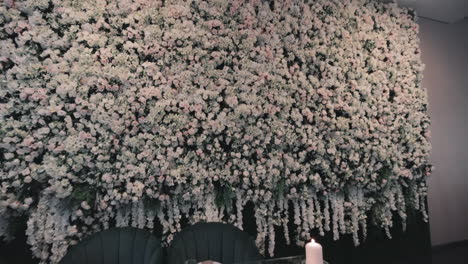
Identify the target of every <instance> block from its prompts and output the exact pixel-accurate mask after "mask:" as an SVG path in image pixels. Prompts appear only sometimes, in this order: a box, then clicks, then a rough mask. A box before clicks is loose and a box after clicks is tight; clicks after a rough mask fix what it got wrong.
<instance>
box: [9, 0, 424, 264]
mask: <svg viewBox="0 0 468 264" xmlns="http://www.w3.org/2000/svg"><path fill="white" fill-rule="evenodd" d="M418 30H419V29H418V25H417V24H416V23H415V16H414V14H413V13H412V12H411V11H409V10H406V9H402V8H399V7H398V6H397V5H396V4H394V3H391V4H384V3H379V2H376V1H370V0H343V1H341V0H332V1H329V0H310V1H305V0H289V1H282V0H234V1H227V0H166V1H159V0H131V1H127V0H107V1H105V0H80V1H77V0H40V1H38V0H8V1H3V2H2V3H1V4H0V181H1V182H0V236H1V237H3V238H8V237H9V233H10V232H9V223H10V222H11V221H16V219H18V217H20V216H26V217H27V218H28V219H29V220H28V230H27V235H28V243H29V244H30V245H31V248H32V251H33V253H34V255H35V256H36V257H37V258H39V259H40V260H41V261H42V262H43V263H57V262H58V261H59V260H60V258H61V257H62V256H63V255H64V254H65V252H66V250H67V247H68V246H69V245H73V244H76V243H77V242H79V241H80V240H81V239H83V238H84V237H86V236H88V235H90V234H91V233H94V232H97V231H99V230H102V229H107V228H111V227H113V226H119V227H123V226H135V227H138V228H147V229H156V228H155V227H159V226H161V227H162V230H160V233H158V235H160V236H162V237H163V239H164V243H165V244H166V245H167V244H168V243H169V242H170V241H171V240H172V238H173V236H174V234H175V233H177V232H179V231H180V230H181V229H182V228H183V226H181V224H182V223H185V222H188V223H191V224H192V223H196V222H200V221H217V222H227V223H233V224H235V225H236V226H237V227H239V228H241V229H242V228H243V223H244V221H243V220H244V219H243V216H242V212H243V209H244V207H245V206H246V204H247V203H252V204H253V207H254V208H255V213H254V215H253V217H255V221H256V224H257V231H258V232H257V234H256V241H257V245H258V246H259V248H260V249H261V250H262V252H268V253H269V254H270V255H273V254H274V248H275V244H274V242H275V241H274V240H275V237H276V236H275V234H274V230H275V226H282V227H283V229H284V233H285V234H284V236H285V239H286V242H287V243H288V244H289V243H290V242H294V243H296V244H299V245H301V244H303V243H304V242H305V241H307V240H308V239H310V237H311V236H312V234H317V233H318V234H319V235H322V236H323V235H325V232H332V233H333V237H334V238H335V239H339V238H340V237H342V235H343V234H350V235H352V237H353V240H354V243H355V244H356V245H357V244H359V243H360V242H361V241H362V240H363V239H365V237H366V234H367V229H368V228H369V226H377V228H381V229H383V230H385V231H386V232H387V233H388V235H389V236H390V235H391V234H390V231H391V228H392V227H393V226H394V221H403V226H404V227H405V220H406V218H407V213H408V211H410V210H418V211H420V212H421V215H422V217H423V218H424V219H425V220H427V212H426V197H427V185H426V179H427V177H428V176H429V174H430V172H431V169H432V167H431V165H430V164H429V161H428V156H429V152H430V144H429V137H430V134H429V131H428V127H429V123H430V120H429V118H428V115H427V93H426V91H425V90H424V89H422V87H421V79H422V70H423V68H424V65H423V64H422V63H421V59H420V49H419V39H418V36H417V34H418ZM290 209H291V210H290ZM291 213H292V215H291ZM395 217H397V218H395ZM289 221H293V223H294V224H295V227H294V228H295V230H289V228H288V224H289ZM296 228H297V229H296ZM290 231H291V232H290ZM292 234H294V235H292ZM276 235H277V234H276ZM266 245H268V246H267V247H268V248H265V246H266Z"/></svg>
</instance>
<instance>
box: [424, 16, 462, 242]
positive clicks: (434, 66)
mask: <svg viewBox="0 0 468 264" xmlns="http://www.w3.org/2000/svg"><path fill="white" fill-rule="evenodd" d="M419 24H420V38H421V52H422V60H423V62H424V63H425V64H426V69H425V71H424V79H423V87H425V88H427V89H428V93H429V114H430V116H431V119H432V128H431V130H432V147H433V150H432V161H433V164H434V166H435V171H434V173H433V174H432V176H431V178H430V180H429V215H430V225H431V238H432V244H433V245H440V244H445V243H450V242H454V241H460V240H468V20H463V21H462V22H459V23H456V24H442V23H439V22H434V21H431V20H427V19H423V18H421V19H420V20H419Z"/></svg>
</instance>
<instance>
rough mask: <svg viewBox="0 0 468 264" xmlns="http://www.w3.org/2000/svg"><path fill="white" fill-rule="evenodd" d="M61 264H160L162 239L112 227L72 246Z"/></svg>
mask: <svg viewBox="0 0 468 264" xmlns="http://www.w3.org/2000/svg"><path fill="white" fill-rule="evenodd" d="M60 263H61V264H161V263H163V249H162V245H161V240H160V239H159V238H157V237H155V236H153V235H152V234H151V233H150V232H149V231H147V230H141V229H137V228H133V227H124V228H112V229H108V230H104V231H101V232H98V233H96V234H93V235H91V236H89V237H88V238H86V239H84V240H83V241H81V242H80V243H79V244H78V245H76V246H73V247H71V248H70V249H69V250H68V252H67V254H66V255H65V257H64V258H63V259H62V260H61V261H60Z"/></svg>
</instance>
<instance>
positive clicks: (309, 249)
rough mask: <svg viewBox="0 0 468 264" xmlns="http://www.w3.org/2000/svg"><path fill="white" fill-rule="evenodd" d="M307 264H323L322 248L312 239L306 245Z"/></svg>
mask: <svg viewBox="0 0 468 264" xmlns="http://www.w3.org/2000/svg"><path fill="white" fill-rule="evenodd" d="M305 248H306V264H323V253H322V246H321V245H320V244H319V243H316V242H315V240H313V239H312V241H311V242H310V243H307V245H306V247H305Z"/></svg>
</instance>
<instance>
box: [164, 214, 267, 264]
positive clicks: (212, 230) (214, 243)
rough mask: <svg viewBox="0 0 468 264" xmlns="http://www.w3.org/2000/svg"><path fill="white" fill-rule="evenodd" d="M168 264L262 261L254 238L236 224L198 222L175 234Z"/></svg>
mask: <svg viewBox="0 0 468 264" xmlns="http://www.w3.org/2000/svg"><path fill="white" fill-rule="evenodd" d="M167 253H168V255H167V263H168V264H184V263H185V261H186V260H189V259H194V260H196V261H198V262H201V261H205V260H213V261H217V262H220V263H223V264H233V263H237V262H243V261H254V260H259V259H261V256H260V254H259V252H258V249H257V247H256V246H255V243H254V241H253V239H252V238H251V237H250V236H249V235H248V234H247V233H245V232H243V231H241V230H240V229H238V228H237V227H235V226H233V225H228V224H223V223H198V224H195V225H193V226H190V227H187V228H185V229H183V230H182V231H181V232H180V233H178V234H176V235H175V237H174V240H173V241H172V242H171V245H170V247H169V249H168V251H167Z"/></svg>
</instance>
